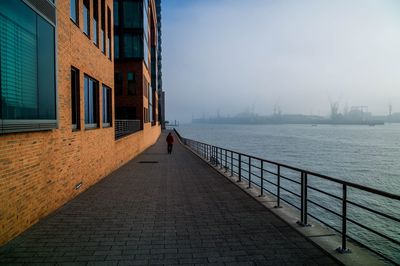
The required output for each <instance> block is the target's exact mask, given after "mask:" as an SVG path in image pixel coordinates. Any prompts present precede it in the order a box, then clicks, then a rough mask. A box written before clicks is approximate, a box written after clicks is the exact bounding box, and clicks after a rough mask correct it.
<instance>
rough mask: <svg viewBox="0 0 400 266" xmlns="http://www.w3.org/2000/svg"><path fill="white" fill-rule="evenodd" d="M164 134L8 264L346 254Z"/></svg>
mask: <svg viewBox="0 0 400 266" xmlns="http://www.w3.org/2000/svg"><path fill="white" fill-rule="evenodd" d="M165 137H166V135H165V133H164V134H162V135H161V137H160V139H159V140H158V142H157V143H156V145H154V146H152V147H151V148H149V149H148V150H146V151H145V152H144V153H142V154H141V155H140V156H138V157H137V158H135V159H134V160H132V161H130V162H129V163H127V164H126V165H125V166H123V167H121V168H120V169H118V170H116V171H115V172H113V173H112V174H110V175H109V176H107V177H105V178H104V179H103V180H102V181H100V182H99V183H98V184H96V185H95V186H93V187H91V188H90V189H88V190H87V191H86V192H84V193H82V194H81V195H79V196H78V197H77V198H75V199H74V200H72V201H71V202H69V203H68V204H66V205H65V206H63V207H61V208H60V209H59V210H57V211H56V212H55V213H53V214H52V215H50V216H49V217H47V218H45V219H44V220H42V221H40V222H39V223H38V224H36V225H34V226H33V227H32V228H31V229H29V230H28V231H27V232H25V233H24V234H22V235H21V236H20V237H17V238H16V239H15V240H13V241H11V242H9V243H8V244H7V245H6V246H4V247H2V248H0V265H8V264H9V265H19V264H23V263H27V264H29V265H32V264H33V263H36V264H38V265H46V264H49V265H53V264H58V265H64V264H65V265H149V264H150V265H163V264H164V265H201V264H211V265H336V264H337V263H336V262H335V261H334V260H333V259H331V258H330V257H329V256H327V255H326V254H325V253H323V252H322V251H321V250H320V249H319V248H317V247H315V246H314V245H313V244H311V243H310V242H309V241H307V240H306V239H305V238H304V237H303V236H301V235H300V234H299V233H298V232H296V231H295V230H294V229H293V228H291V227H290V226H289V225H287V224H286V223H284V222H283V221H282V220H281V219H279V218H277V217H276V216H275V215H274V214H272V213H271V212H270V211H268V210H267V209H266V208H265V207H263V206H262V205H261V204H260V203H258V202H257V201H255V200H254V199H253V198H251V197H250V196H249V195H248V194H246V193H245V192H243V191H242V190H241V189H240V188H238V187H237V186H236V185H235V184H233V183H232V182H230V181H229V180H228V179H226V178H225V177H223V176H222V175H221V174H219V173H218V172H217V171H215V170H214V169H212V168H211V167H210V166H209V165H208V164H207V163H206V162H204V161H202V160H201V159H200V158H198V157H197V156H195V155H194V154H192V153H191V152H190V151H189V150H187V149H186V148H185V147H183V146H182V145H181V144H179V143H178V141H177V137H176V136H175V140H176V141H175V145H174V150H173V153H172V154H171V155H169V154H167V149H166V144H165Z"/></svg>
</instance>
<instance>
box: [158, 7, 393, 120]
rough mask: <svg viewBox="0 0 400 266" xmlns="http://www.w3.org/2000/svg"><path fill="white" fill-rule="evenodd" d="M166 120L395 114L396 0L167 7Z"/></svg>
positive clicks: (164, 8)
mask: <svg viewBox="0 0 400 266" xmlns="http://www.w3.org/2000/svg"><path fill="white" fill-rule="evenodd" d="M162 8H163V9H162V16H163V17H162V19H163V21H162V27H163V36H162V38H163V44H162V45H163V88H164V90H165V91H166V119H167V120H175V119H176V120H179V121H181V122H188V121H190V120H191V119H192V118H196V117H202V116H216V115H217V114H220V115H231V116H232V115H235V114H237V113H241V112H245V111H246V110H251V111H253V112H255V113H258V114H260V115H266V114H272V113H273V110H274V108H276V106H279V108H280V109H281V111H282V113H286V114H288V113H301V114H307V115H310V114H314V115H322V116H326V115H329V112H330V105H331V104H332V103H339V108H340V110H341V111H342V110H343V109H344V108H345V107H346V106H347V108H351V106H368V110H369V111H370V112H372V113H374V114H377V115H378V114H380V115H386V114H388V112H389V105H392V111H393V112H400V89H399V88H400V75H399V74H398V69H400V49H399V47H400V17H399V16H398V14H399V13H400V2H399V1H395V0H353V1H347V0H340V1H320V0H304V1H294V0H286V1H272V0H269V1H262V0H254V1H251V3H250V1H239V0H229V1H228V0H218V1H215V0H214V1H213V0H203V1H199V0H191V1H190V0H186V1H181V0H165V1H163V7H162Z"/></svg>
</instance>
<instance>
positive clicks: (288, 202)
mask: <svg viewBox="0 0 400 266" xmlns="http://www.w3.org/2000/svg"><path fill="white" fill-rule="evenodd" d="M281 200H283V201H284V202H286V203H287V204H289V205H290V206H292V207H294V208H296V209H298V210H300V207H297V206H296V205H294V203H291V202H290V201H288V200H286V199H285V198H283V197H282V196H281Z"/></svg>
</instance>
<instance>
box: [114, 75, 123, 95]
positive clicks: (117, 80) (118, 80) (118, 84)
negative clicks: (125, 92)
mask: <svg viewBox="0 0 400 266" xmlns="http://www.w3.org/2000/svg"><path fill="white" fill-rule="evenodd" d="M114 84H115V95H122V74H121V73H119V72H115V73H114Z"/></svg>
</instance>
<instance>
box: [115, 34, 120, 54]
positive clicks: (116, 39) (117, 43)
mask: <svg viewBox="0 0 400 266" xmlns="http://www.w3.org/2000/svg"><path fill="white" fill-rule="evenodd" d="M114 58H115V59H118V58H119V36H118V35H114Z"/></svg>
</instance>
